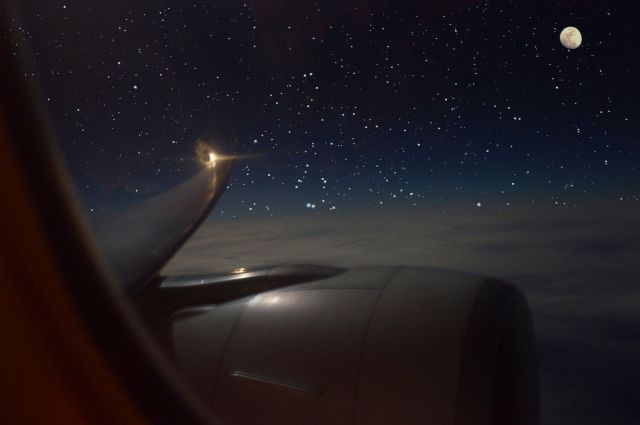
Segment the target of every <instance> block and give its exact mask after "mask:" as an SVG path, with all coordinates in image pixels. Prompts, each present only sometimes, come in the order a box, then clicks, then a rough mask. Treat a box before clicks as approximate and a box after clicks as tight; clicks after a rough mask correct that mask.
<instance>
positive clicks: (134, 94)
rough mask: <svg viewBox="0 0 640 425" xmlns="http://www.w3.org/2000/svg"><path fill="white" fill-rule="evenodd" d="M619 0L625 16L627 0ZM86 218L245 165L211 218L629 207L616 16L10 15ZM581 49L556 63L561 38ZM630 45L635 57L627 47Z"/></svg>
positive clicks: (623, 27) (517, 8) (530, 5)
mask: <svg viewBox="0 0 640 425" xmlns="http://www.w3.org/2000/svg"><path fill="white" fill-rule="evenodd" d="M627 3H628V2H627ZM20 7H21V9H22V12H23V16H22V19H23V24H22V25H21V31H22V35H23V39H24V41H25V44H26V46H27V47H28V48H29V49H30V52H31V55H32V58H31V60H32V62H33V65H34V67H33V69H34V72H33V77H34V78H36V79H37V80H38V81H39V82H40V84H41V85H42V88H43V91H44V94H45V96H46V102H47V104H48V106H49V108H50V111H51V113H52V116H53V122H54V125H55V127H56V130H57V132H58V136H59V139H60V144H61V147H62V151H63V153H64V157H65V160H66V161H67V163H68V166H69V168H70V170H71V172H72V175H73V177H74V180H75V183H76V187H77V191H78V193H79V195H80V197H81V198H82V199H83V200H84V202H85V204H86V205H87V208H88V210H89V211H91V212H93V213H99V212H110V211H113V210H115V209H118V208H121V207H123V206H127V205H129V204H131V203H133V202H136V201H138V200H140V199H144V198H146V197H149V196H152V195H154V194H156V193H159V192H161V191H163V190H165V189H167V188H169V187H171V186H173V185H176V184H177V183H179V182H181V181H183V180H185V179H186V178H188V177H189V176H190V175H192V174H194V173H195V172H197V170H198V168H199V167H200V165H198V163H197V161H195V159H194V150H195V145H196V140H198V139H203V140H206V141H207V142H208V143H210V145H211V146H213V147H214V148H215V149H216V150H217V151H219V152H221V153H226V154H238V155H246V156H247V158H246V159H244V160H241V161H239V162H238V163H237V166H236V169H235V172H234V175H233V177H232V179H231V181H230V184H229V188H228V190H227V193H226V194H225V196H224V197H223V199H222V201H221V203H220V205H219V206H218V208H217V209H216V210H215V211H214V213H213V214H214V215H218V216H225V217H238V218H241V217H248V216H249V217H251V216H256V217H265V216H282V215H289V214H299V213H304V214H310V213H313V214H332V213H335V212H339V211H359V210H376V211H384V210H385V209H387V210H391V209H405V208H426V209H432V210H446V209H447V208H452V207H463V208H466V207H468V208H483V207H485V208H487V207H489V208H497V209H508V208H511V207H513V206H519V207H522V206H527V205H544V206H553V207H557V208H576V207H577V208H580V207H581V206H584V205H587V204H592V203H594V202H596V203H609V204H612V203H615V204H619V203H622V204H625V203H626V204H633V205H637V204H638V202H640V185H639V184H638V182H640V171H639V161H640V116H639V115H638V113H637V109H638V107H637V99H638V98H639V97H640V96H639V95H640V85H638V84H637V82H636V79H637V75H639V72H638V71H640V69H639V68H640V65H639V61H638V60H637V54H636V53H634V52H635V51H636V48H637V43H638V38H639V37H638V35H636V30H635V29H634V26H635V24H634V21H635V20H636V17H635V14H634V13H631V12H635V11H633V10H631V7H633V6H632V5H631V6H629V4H626V5H625V3H622V2H620V3H619V4H616V3H611V2H607V1H587V0H583V1H579V2H578V1H536V2H533V1H531V2H516V1H509V0H503V1H500V0H496V1H477V0H458V1H446V2H445V1H435V2H423V1H415V2H411V1H404V2H393V1H390V0H373V1H353V0H347V1H345V0H341V1H337V0H336V1H285V0H275V1H266V0H246V1H245V2H242V1H238V2H236V1H233V2H210V1H195V0H192V1H189V2H176V1H171V2H169V1H147V0H144V1H124V0H115V1H110V2H86V1H83V2H80V1H25V2H21V5H20ZM569 25H573V26H576V27H578V28H579V29H580V30H581V31H582V34H583V38H584V43H583V45H582V46H581V47H580V48H579V49H577V50H573V51H570V50H567V49H566V48H564V47H562V45H561V44H560V42H559V33H560V31H561V30H562V28H564V27H565V26H569ZM634 46H635V47H634Z"/></svg>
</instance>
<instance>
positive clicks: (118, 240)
mask: <svg viewBox="0 0 640 425" xmlns="http://www.w3.org/2000/svg"><path fill="white" fill-rule="evenodd" d="M232 168H233V161H231V160H222V161H217V163H216V166H215V167H214V168H208V167H206V168H204V169H203V170H202V171H200V172H199V173H198V174H196V175H195V176H193V177H191V178H190V179H189V180H187V181H186V182H184V183H182V184H181V185H179V186H177V187H175V188H173V189H171V190H169V191H167V192H165V193H162V194H160V195H158V196H156V197H154V198H151V199H149V200H147V201H145V202H142V203H140V204H138V205H136V206H134V207H132V208H130V209H127V210H125V211H122V212H120V213H116V214H114V215H113V216H110V217H107V218H106V219H102V220H101V221H100V222H99V223H96V224H95V225H94V234H95V236H96V240H97V243H98V245H99V247H100V248H101V249H102V252H103V253H104V255H105V257H106V259H107V262H108V263H109V265H110V266H111V269H112V270H113V272H114V273H115V275H116V277H117V278H118V279H119V280H120V282H121V283H122V284H123V286H124V288H125V290H126V292H127V293H129V294H133V293H135V292H137V291H139V290H140V289H141V288H142V287H143V286H144V284H145V283H146V282H149V281H150V280H151V279H152V278H153V277H154V276H155V275H156V274H157V273H158V272H159V271H160V269H161V268H162V266H164V264H165V263H166V262H167V261H169V259H170V258H171V257H172V256H173V255H174V254H175V253H176V251H177V250H178V249H179V248H180V247H181V246H182V245H183V244H184V242H186V240H187V239H188V238H189V236H191V235H192V234H193V232H195V230H196V229H197V228H198V226H199V225H200V224H201V223H202V221H203V220H204V219H205V218H206V217H207V215H208V214H209V212H210V211H211V209H212V208H213V206H214V205H215V204H216V202H217V201H218V199H219V198H220V195H221V194H222V192H223V191H224V189H225V187H226V185H227V181H228V179H229V176H230V174H231V170H232Z"/></svg>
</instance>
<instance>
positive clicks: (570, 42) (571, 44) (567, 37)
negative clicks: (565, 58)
mask: <svg viewBox="0 0 640 425" xmlns="http://www.w3.org/2000/svg"><path fill="white" fill-rule="evenodd" d="M560 42H561V43H562V45H563V46H564V47H566V48H567V49H570V50H574V49H577V48H578V47H580V45H581V44H582V34H580V30H578V28H576V27H566V28H565V29H563V30H562V32H561V33H560Z"/></svg>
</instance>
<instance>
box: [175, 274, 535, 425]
mask: <svg viewBox="0 0 640 425" xmlns="http://www.w3.org/2000/svg"><path fill="white" fill-rule="evenodd" d="M172 319H173V322H172V323H173V325H172V326H173V345H174V350H175V351H174V354H175V360H176V362H177V365H178V367H179V369H180V370H181V371H182V373H183V374H184V376H185V377H186V379H187V380H188V381H190V382H191V383H192V384H193V386H194V388H196V389H197V391H198V392H199V393H200V394H201V395H202V397H203V398H204V399H205V400H206V401H207V402H208V403H209V404H210V405H211V406H212V408H213V410H214V412H215V413H216V415H218V417H219V418H220V419H221V420H222V421H223V423H229V424H261V423H269V424H295V425H300V424H385V425H387V424H458V425H462V424H469V425H471V424H473V425H478V424H493V425H499V424H505V425H506V424H519V425H523V424H535V423H538V410H539V407H538V373H537V364H536V356H535V344H534V336H533V329H532V324H531V318H530V313H529V310H528V307H527V304H526V301H525V300H524V298H523V297H522V295H521V294H520V292H519V291H518V290H516V289H515V288H514V287H512V286H510V285H508V284H505V283H502V282H498V281H495V280H488V279H485V278H480V277H476V276H470V275H465V274H460V273H454V272H449V271H442V270H433V269H419V268H391V267H379V268H359V269H351V270H348V271H345V272H343V273H340V274H337V275H335V276H332V277H329V278H325V279H321V280H315V281H312V282H308V283H304V284H299V285H294V286H289V287H285V288H281V289H278V290H274V291H269V292H266V293H262V294H260V295H257V296H254V297H251V298H245V299H242V300H239V301H235V302H230V303H225V304H221V305H215V306H206V305H204V306H203V305H199V306H197V307H192V308H186V309H181V310H180V311H178V312H177V313H175V314H174V315H173V316H172Z"/></svg>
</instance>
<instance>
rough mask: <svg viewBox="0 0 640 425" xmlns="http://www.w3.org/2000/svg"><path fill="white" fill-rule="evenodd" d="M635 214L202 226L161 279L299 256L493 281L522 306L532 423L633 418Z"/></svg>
mask: <svg viewBox="0 0 640 425" xmlns="http://www.w3.org/2000/svg"><path fill="white" fill-rule="evenodd" d="M637 217H640V211H637V210H634V211H630V209H629V208H627V209H626V210H623V209H618V210H617V209H612V208H608V209H607V208H598V209H596V208H587V209H584V210H582V211H577V210H575V209H574V210H557V209H542V208H538V209H533V210H532V209H527V210H510V211H508V212H505V211H502V212H500V211H488V210H486V209H480V208H479V209H473V210H468V211H454V212H449V213H447V214H442V213H435V212H428V211H420V212H390V213H386V214H364V215H362V216H353V215H335V216H330V217H326V216H322V217H319V216H315V215H309V216H306V217H292V218H286V219H284V218H283V219H263V220H258V221H251V220H244V221H231V220H229V221H209V222H206V223H205V224H204V225H203V226H202V228H201V229H200V230H199V231H198V233H196V235H195V236H194V237H193V238H192V240H191V241H189V242H188V243H187V245H186V246H185V247H184V248H183V249H182V250H181V251H180V252H179V253H178V255H177V256H176V257H175V258H174V259H173V260H172V262H171V263H169V265H168V266H167V267H166V269H165V273H168V274H194V273H206V272H221V271H228V270H231V269H233V268H236V267H247V268H251V267H256V266H261V265H274V264H296V263H298V264H299V263H311V264H323V265H333V266H345V267H353V266H367V265H396V266H398V265H402V266H422V267H424V266H431V267H439V268H447V269H453V270H459V271H465V272H471V273H476V274H482V275H488V276H492V277H498V278H502V279H504V280H507V281H509V282H512V283H514V284H516V285H517V286H518V287H520V288H521V289H522V290H523V291H524V293H525V294H526V295H527V297H528V300H529V303H530V305H531V308H532V311H533V315H534V321H535V326H536V333H537V337H538V350H539V357H540V365H541V380H542V419H543V423H563V424H572V423H576V424H582V425H587V424H602V423H617V424H625V423H629V424H631V423H634V424H635V423H638V420H640V407H639V406H638V405H637V400H638V399H639V397H640V365H639V363H638V361H639V360H638V359H640V308H639V307H640V267H639V265H640V260H639V259H640V226H639V225H638V223H637Z"/></svg>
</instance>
